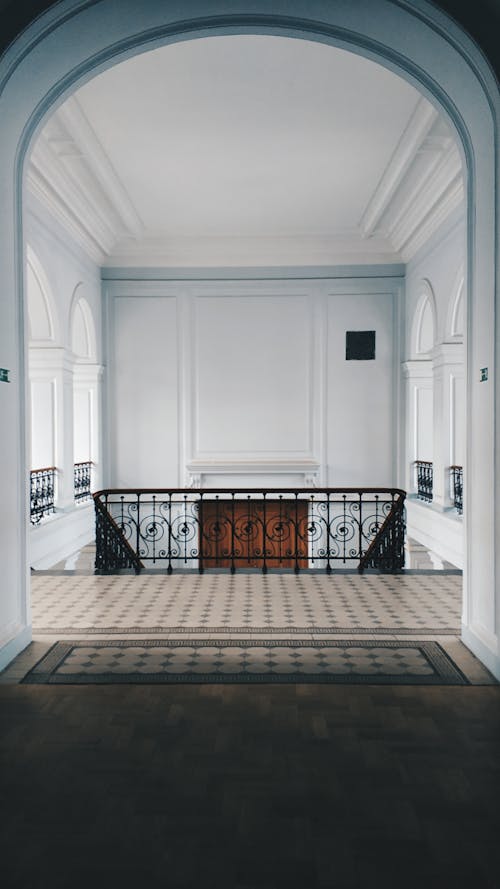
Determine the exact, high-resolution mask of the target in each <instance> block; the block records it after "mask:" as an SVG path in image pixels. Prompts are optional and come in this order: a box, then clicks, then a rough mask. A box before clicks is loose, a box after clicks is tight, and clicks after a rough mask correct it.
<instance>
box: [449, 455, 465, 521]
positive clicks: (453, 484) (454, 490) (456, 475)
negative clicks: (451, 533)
mask: <svg viewBox="0 0 500 889" xmlns="http://www.w3.org/2000/svg"><path fill="white" fill-rule="evenodd" d="M450 489H451V490H450V493H451V499H452V501H453V506H454V507H455V509H456V511H457V512H458V514H459V515H462V512H463V491H464V471H463V468H462V466H450Z"/></svg>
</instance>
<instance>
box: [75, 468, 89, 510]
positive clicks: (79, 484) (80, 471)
mask: <svg viewBox="0 0 500 889" xmlns="http://www.w3.org/2000/svg"><path fill="white" fill-rule="evenodd" d="M91 480H92V463H91V462H90V461H87V462H86V463H75V466H74V487H75V501H76V503H81V502H82V500H89V499H90V497H91V493H90V486H91Z"/></svg>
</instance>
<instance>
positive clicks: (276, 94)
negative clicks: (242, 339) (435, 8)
mask: <svg viewBox="0 0 500 889" xmlns="http://www.w3.org/2000/svg"><path fill="white" fill-rule="evenodd" d="M44 140H45V141H44ZM39 143H40V144H39V145H38V146H37V147H36V148H35V151H34V153H33V163H32V176H31V183H32V186H33V185H34V190H35V191H36V190H37V187H38V194H39V196H40V195H41V192H42V191H43V188H42V185H41V183H40V174H42V175H45V179H47V169H48V168H50V167H51V170H52V173H51V175H52V178H53V179H57V167H58V165H59V166H60V167H61V169H62V178H63V180H65V181H66V180H67V179H70V180H72V187H73V192H75V191H76V192H78V191H79V192H80V193H81V196H82V200H81V201H80V205H79V206H77V205H78V200H77V199H76V197H74V198H73V204H74V206H72V207H70V208H69V210H70V211H71V212H72V215H73V217H74V218H76V219H80V220H85V214H86V213H88V212H90V210H89V207H88V205H89V204H90V205H92V204H95V205H96V207H97V210H98V215H99V224H97V223H95V224H94V225H92V223H91V221H90V219H89V222H88V225H87V228H88V230H89V231H88V234H89V236H90V239H91V240H92V239H93V240H94V241H95V245H96V248H97V249H100V250H101V252H102V254H103V256H102V258H101V261H103V262H105V263H106V264H108V265H109V264H118V263H129V262H130V263H131V264H134V263H137V264H153V265H154V264H166V265H168V264H174V265H184V264H186V265H192V264H197V263H198V264H201V265H206V264H209V265H211V264H214V265H217V264H220V265H225V264H229V265H231V264H238V263H240V264H249V265H251V264H259V263H260V264H274V263H276V264H280V263H293V264H308V263H309V264H310V263H315V262H316V263H320V264H321V263H328V262H338V261H346V260H347V261H349V259H350V260H351V261H358V262H359V261H361V262H369V261H374V262H377V261H378V262H388V261H398V260H401V259H402V258H406V257H405V247H406V242H407V241H409V240H410V239H411V234H412V231H413V230H414V229H415V225H414V226H413V229H412V226H411V225H410V228H409V233H408V232H406V229H405V224H406V222H407V214H406V209H408V210H409V211H411V210H412V207H413V208H414V206H415V200H414V197H415V195H416V194H417V193H420V191H421V188H420V186H422V188H423V187H424V185H425V183H426V182H427V181H428V180H429V177H430V176H431V174H432V171H433V170H436V169H437V170H439V164H440V163H441V165H443V158H444V159H445V161H446V164H445V166H446V174H447V177H446V176H444V178H443V176H441V180H442V182H441V180H440V182H441V185H442V187H443V189H444V190H446V188H448V189H449V186H450V182H451V183H452V184H454V186H455V188H454V202H455V205H456V203H457V202H458V201H459V200H460V199H461V194H460V193H459V191H460V188H459V186H461V172H460V160H459V157H458V152H457V151H456V148H455V146H454V144H453V140H452V138H451V133H450V132H449V130H448V128H447V126H446V124H445V123H444V121H443V120H442V119H440V117H439V115H438V114H437V112H436V111H435V110H434V109H433V108H432V107H431V106H430V105H429V104H428V103H427V102H426V100H425V99H423V98H422V97H421V96H420V95H419V93H418V92H417V91H416V90H415V89H414V88H413V87H412V86H410V85H409V84H408V83H407V82H406V81H404V80H403V79H402V78H399V77H397V76H396V75H395V74H393V73H392V72H390V71H388V70H387V69H385V68H383V67H382V66H380V65H378V64H375V63H374V62H371V61H368V60H367V59H364V58H362V57H360V56H357V55H355V54H353V53H349V52H346V51H343V50H339V49H333V48H332V47H330V46H326V45H323V44H318V43H311V42H308V41H304V40H297V39H289V38H282V37H271V36H251V35H245V36H223V37H222V36H221V37H210V38H203V39H197V40H190V41H186V42H182V43H177V44H174V45H171V46H167V47H163V48H161V49H157V50H154V51H152V52H147V53H144V54H142V55H139V56H136V57H134V58H132V59H130V60H128V61H126V62H123V63H121V64H119V65H116V66H114V67H113V68H110V69H109V70H108V71H106V72H104V73H103V74H101V75H99V76H98V77H95V78H94V79H93V80H91V81H90V82H89V83H87V84H86V85H85V86H83V87H82V88H81V89H79V90H78V91H77V93H76V94H75V96H74V97H73V98H71V99H70V100H69V101H68V102H67V103H65V105H63V106H62V108H61V109H59V111H58V112H56V114H55V115H54V116H53V118H52V119H51V121H49V123H48V124H47V126H46V128H45V131H44V133H43V134H42V137H41V140H39ZM37 152H38V153H37ZM450 159H451V160H450ZM457 164H458V166H457ZM37 176H38V180H37ZM457 177H459V178H460V183H459V184H457V183H458V179H457ZM49 178H50V176H49ZM37 182H38V186H37ZM63 184H64V183H63ZM67 184H68V183H67V182H66V185H67ZM405 185H406V188H407V192H408V194H406V193H405ZM56 190H57V189H56ZM60 190H61V189H60ZM63 191H64V189H63ZM66 191H67V189H66ZM436 193H437V190H436V185H435V184H434V185H433V184H432V182H431V188H430V195H431V196H432V195H434V196H435V195H436ZM65 200H66V204H68V203H69V204H71V202H72V198H71V195H70V194H69V192H68V194H67V195H66V198H65ZM75 201H76V204H75ZM425 209H426V212H427V210H428V208H425ZM391 211H392V218H391ZM424 216H425V214H424ZM75 224H76V223H75ZM391 226H392V228H391ZM406 228H408V225H406ZM405 239H406V240H405ZM417 246H418V244H417ZM415 249H416V248H415ZM410 252H411V251H410V250H409V249H406V254H409V253H410ZM273 257H274V259H273Z"/></svg>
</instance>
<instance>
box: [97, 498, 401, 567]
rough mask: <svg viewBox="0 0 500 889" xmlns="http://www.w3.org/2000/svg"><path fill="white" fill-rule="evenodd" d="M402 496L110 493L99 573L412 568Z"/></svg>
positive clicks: (100, 523) (101, 507) (100, 528)
mask: <svg viewBox="0 0 500 889" xmlns="http://www.w3.org/2000/svg"><path fill="white" fill-rule="evenodd" d="M404 499H405V492H404V491H401V490H399V489H397V488H391V489H387V488H365V489H359V488H324V489H315V490H314V491H312V490H311V489H305V488H301V489H288V488H287V489H283V488H281V489H276V490H272V489H266V490H257V489H242V490H227V489H224V490H212V489H203V490H202V489H171V490H130V489H127V490H106V491H99V492H97V493H96V494H94V502H95V507H96V571H98V572H107V571H114V570H117V569H119V568H135V570H136V571H140V570H141V569H142V568H144V567H153V566H157V565H158V563H160V564H162V563H163V565H164V566H165V568H166V569H167V571H168V572H169V573H170V572H171V571H172V570H174V569H176V568H181V569H197V570H198V571H199V572H200V573H201V572H203V571H204V570H205V569H206V568H227V569H229V570H230V571H232V572H234V571H235V570H237V569H240V568H247V569H249V568H250V569H252V568H253V569H255V568H259V569H261V570H262V571H263V572H264V573H265V572H266V571H267V570H268V569H270V568H271V569H272V568H279V569H287V568H288V569H292V570H294V571H296V572H298V571H300V570H301V569H303V568H321V569H324V570H326V571H327V572H330V571H331V570H332V568H333V567H334V566H335V565H339V566H340V567H344V568H346V567H347V568H355V567H357V568H358V570H359V571H362V570H364V569H365V568H369V567H370V568H371V567H374V568H380V569H381V570H386V571H399V570H400V569H401V568H402V567H403V565H404V531H405V522H404Z"/></svg>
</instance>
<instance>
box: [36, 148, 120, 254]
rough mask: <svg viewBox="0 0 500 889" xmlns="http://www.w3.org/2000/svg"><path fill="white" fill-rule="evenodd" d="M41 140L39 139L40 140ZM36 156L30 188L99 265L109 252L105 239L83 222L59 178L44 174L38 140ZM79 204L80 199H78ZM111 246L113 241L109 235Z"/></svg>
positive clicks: (44, 167) (44, 166)
mask: <svg viewBox="0 0 500 889" xmlns="http://www.w3.org/2000/svg"><path fill="white" fill-rule="evenodd" d="M39 141H40V140H39ZM36 152H37V155H38V156H37V158H36V159H33V157H32V160H31V162H30V165H29V168H28V174H27V180H26V184H27V188H28V191H29V192H30V193H31V194H33V195H34V196H35V197H36V198H38V200H39V201H40V202H41V203H42V205H43V206H44V207H45V208H46V209H47V210H48V211H49V213H50V214H51V215H52V216H53V217H54V218H55V219H56V220H57V221H58V222H59V223H60V224H61V225H62V226H63V227H64V228H65V229H67V231H68V232H69V233H70V234H71V235H72V237H73V238H74V239H75V241H76V243H77V244H78V245H79V246H80V247H81V248H82V249H83V250H84V251H85V253H86V254H87V255H88V256H89V257H90V258H91V259H92V260H93V261H94V262H96V263H97V264H98V265H100V264H101V263H102V262H103V260H104V257H105V255H106V252H107V251H106V249H104V248H103V245H102V241H101V240H100V239H99V238H97V237H96V233H95V230H94V231H92V229H91V228H90V229H89V228H87V227H86V226H85V225H83V224H82V216H81V215H79V214H78V209H77V206H75V204H74V202H73V201H72V200H71V197H69V196H68V195H66V200H64V199H63V198H62V196H61V189H60V179H59V177H58V181H57V183H54V182H53V180H52V177H51V176H50V174H48V175H44V173H43V172H42V169H45V170H46V165H44V164H40V166H39V165H38V162H37V161H38V160H39V159H40V157H39V152H40V154H42V150H41V146H40V145H39V144H38V143H37V147H36ZM77 204H78V202H77ZM106 242H107V244H108V246H110V243H109V241H108V239H107V238H106Z"/></svg>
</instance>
